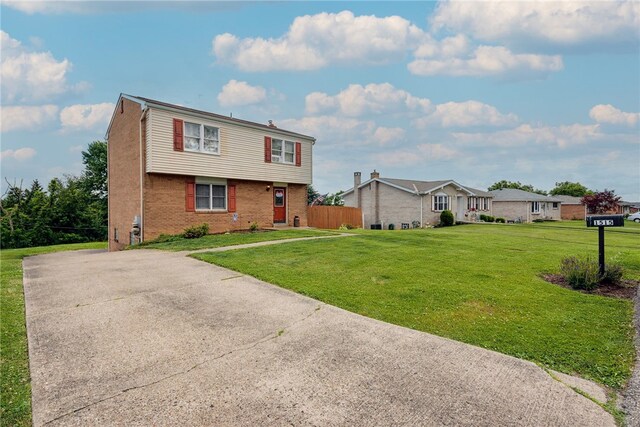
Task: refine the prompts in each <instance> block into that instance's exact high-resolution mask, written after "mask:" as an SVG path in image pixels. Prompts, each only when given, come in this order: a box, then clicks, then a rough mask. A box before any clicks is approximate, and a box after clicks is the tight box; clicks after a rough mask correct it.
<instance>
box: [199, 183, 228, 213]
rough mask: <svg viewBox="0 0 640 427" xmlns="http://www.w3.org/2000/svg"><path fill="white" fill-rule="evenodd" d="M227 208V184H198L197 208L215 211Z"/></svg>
mask: <svg viewBox="0 0 640 427" xmlns="http://www.w3.org/2000/svg"><path fill="white" fill-rule="evenodd" d="M226 209H227V186H226V185H218V184H196V210H199V211H213V210H226Z"/></svg>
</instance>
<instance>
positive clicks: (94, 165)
mask: <svg viewBox="0 0 640 427" xmlns="http://www.w3.org/2000/svg"><path fill="white" fill-rule="evenodd" d="M82 163H83V164H84V171H83V172H82V185H83V187H84V188H85V190H86V191H87V193H89V194H91V195H93V196H95V197H96V198H97V199H98V200H105V201H106V200H107V143H106V142H105V141H93V142H92V143H91V144H89V147H88V148H87V151H83V152H82Z"/></svg>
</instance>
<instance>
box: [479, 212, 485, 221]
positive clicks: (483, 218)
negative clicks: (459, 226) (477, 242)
mask: <svg viewBox="0 0 640 427" xmlns="http://www.w3.org/2000/svg"><path fill="white" fill-rule="evenodd" d="M479 218H480V221H485V222H486V221H487V216H486V215H485V214H480V217H479Z"/></svg>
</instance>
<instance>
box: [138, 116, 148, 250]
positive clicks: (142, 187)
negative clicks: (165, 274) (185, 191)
mask: <svg viewBox="0 0 640 427" xmlns="http://www.w3.org/2000/svg"><path fill="white" fill-rule="evenodd" d="M147 110H148V107H147V105H146V104H144V107H143V108H142V114H140V122H139V131H140V132H139V138H140V241H139V243H142V242H143V241H144V237H143V236H144V199H143V197H144V170H143V166H144V165H143V163H144V162H143V161H142V144H143V141H142V120H143V119H144V116H145V115H146V114H147ZM147 136H148V135H147Z"/></svg>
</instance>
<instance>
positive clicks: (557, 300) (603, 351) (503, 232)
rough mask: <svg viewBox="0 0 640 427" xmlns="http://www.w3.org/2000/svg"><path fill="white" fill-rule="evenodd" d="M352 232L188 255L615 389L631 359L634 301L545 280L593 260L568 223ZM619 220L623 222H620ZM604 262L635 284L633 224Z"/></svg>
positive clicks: (589, 238) (580, 231) (638, 237)
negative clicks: (573, 259)
mask: <svg viewBox="0 0 640 427" xmlns="http://www.w3.org/2000/svg"><path fill="white" fill-rule="evenodd" d="M562 224H563V223H556V224H551V223H544V224H531V225H527V224H523V225H510V224H505V225H499V224H498V225H463V226H456V227H449V228H438V229H429V230H404V231H402V230H396V231H371V230H360V231H358V232H357V234H358V235H357V236H354V237H349V238H338V239H328V240H316V241H305V242H294V243H288V244H286V245H277V246H270V247H268V248H252V249H243V250H237V251H229V252H221V253H208V254H198V255H194V257H196V258H198V259H202V260H205V261H208V262H212V263H215V264H218V265H222V266H224V267H228V268H231V269H234V270H237V271H240V272H243V273H247V274H250V275H252V276H255V277H257V278H259V279H262V280H265V281H267V282H271V283H274V284H277V285H279V286H282V287H284V288H287V289H291V290H294V291H296V292H299V293H301V294H304V295H308V296H310V297H312V298H315V299H318V300H320V301H324V302H326V303H328V304H332V305H335V306H338V307H341V308H344V309H346V310H349V311H352V312H355V313H359V314H362V315H365V316H369V317H373V318H376V319H380V320H383V321H386V322H390V323H394V324H397V325H402V326H406V327H409V328H413V329H417V330H420V331H425V332H429V333H433V334H436V335H440V336H444V337H448V338H452V339H455V340H459V341H463V342H466V343H470V344H474V345H478V346H481V347H484V348H488V349H492V350H496V351H499V352H502V353H506V354H510V355H513V356H516V357H521V358H524V359H528V360H531V361H534V362H537V363H539V364H541V365H543V366H546V367H549V368H552V369H555V370H558V371H562V372H566V373H570V374H573V373H577V374H578V375H581V376H583V377H586V378H590V379H594V380H596V381H598V382H600V383H603V384H606V385H608V386H611V387H614V388H618V389H619V388H621V387H622V386H623V385H624V383H625V382H626V380H627V379H628V378H629V375H630V372H631V368H632V366H633V363H634V357H635V352H634V347H633V341H632V338H633V326H632V312H633V307H632V303H631V302H630V301H628V300H621V299H614V298H607V297H601V296H596V295H587V294H583V293H579V292H575V291H572V290H568V289H564V288H561V287H558V286H556V285H553V284H549V283H547V282H545V281H544V280H542V279H541V278H540V277H539V274H540V273H542V272H557V270H558V266H559V263H560V259H561V258H562V257H563V256H566V255H582V254H591V255H593V256H594V257H595V256H597V247H598V244H597V239H598V235H597V232H596V230H588V231H587V230H585V229H584V225H583V226H582V227H580V226H579V225H578V224H577V223H576V224H573V223H564V225H566V226H565V227H561V225H562ZM625 225H627V224H625ZM634 226H635V224H634V225H632V226H628V227H626V228H625V230H624V232H607V235H606V239H607V255H608V256H611V257H615V258H616V259H617V260H618V261H619V262H621V263H622V264H623V265H624V266H625V267H626V270H627V277H629V278H634V279H640V250H639V249H640V245H639V242H640V227H634Z"/></svg>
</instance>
